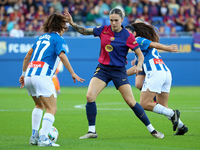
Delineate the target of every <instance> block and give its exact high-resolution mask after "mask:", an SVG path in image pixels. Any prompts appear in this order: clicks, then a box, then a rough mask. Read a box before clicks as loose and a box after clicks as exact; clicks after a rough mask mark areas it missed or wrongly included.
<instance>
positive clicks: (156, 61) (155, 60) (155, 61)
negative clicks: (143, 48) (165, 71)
mask: <svg viewBox="0 0 200 150" xmlns="http://www.w3.org/2000/svg"><path fill="white" fill-rule="evenodd" d="M153 61H154V63H155V64H164V62H163V60H162V59H153Z"/></svg>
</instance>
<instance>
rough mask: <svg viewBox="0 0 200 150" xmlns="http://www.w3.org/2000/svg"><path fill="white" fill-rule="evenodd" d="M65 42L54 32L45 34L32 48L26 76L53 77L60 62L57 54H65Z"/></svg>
mask: <svg viewBox="0 0 200 150" xmlns="http://www.w3.org/2000/svg"><path fill="white" fill-rule="evenodd" d="M66 47H67V46H66V43H65V40H64V39H63V38H62V37H61V36H60V35H59V34H58V33H55V32H51V33H45V34H43V35H41V36H40V37H38V38H37V40H36V42H35V43H34V45H33V46H32V49H33V53H32V56H31V60H30V63H29V65H28V68H27V71H26V76H51V77H52V76H53V75H54V73H55V71H56V68H57V66H58V64H59V62H60V58H59V57H58V56H59V54H60V53H61V52H62V51H63V52H65V54H66V52H67V51H66Z"/></svg>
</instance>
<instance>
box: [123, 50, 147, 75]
mask: <svg viewBox="0 0 200 150" xmlns="http://www.w3.org/2000/svg"><path fill="white" fill-rule="evenodd" d="M135 54H136V55H137V56H138V60H137V61H138V63H137V65H134V66H133V67H131V68H130V69H128V70H127V75H128V76H131V75H133V74H136V75H137V74H138V72H141V71H142V64H143V62H144V56H143V54H142V51H141V49H140V48H137V49H136V50H135Z"/></svg>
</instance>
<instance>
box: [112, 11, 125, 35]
mask: <svg viewBox="0 0 200 150" xmlns="http://www.w3.org/2000/svg"><path fill="white" fill-rule="evenodd" d="M122 22H123V19H122V18H121V17H120V16H119V15H118V14H111V15H110V24H111V28H112V31H114V32H120V31H121V29H122V27H121V25H122Z"/></svg>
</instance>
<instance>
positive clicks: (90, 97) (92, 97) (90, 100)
mask: <svg viewBox="0 0 200 150" xmlns="http://www.w3.org/2000/svg"><path fill="white" fill-rule="evenodd" d="M86 99H87V102H94V101H95V97H94V96H93V95H91V94H87V95H86Z"/></svg>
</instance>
